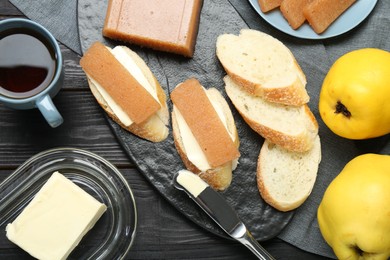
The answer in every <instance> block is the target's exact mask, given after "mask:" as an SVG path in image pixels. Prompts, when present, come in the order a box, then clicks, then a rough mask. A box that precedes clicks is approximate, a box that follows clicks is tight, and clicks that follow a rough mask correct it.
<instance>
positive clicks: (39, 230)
mask: <svg viewBox="0 0 390 260" xmlns="http://www.w3.org/2000/svg"><path fill="white" fill-rule="evenodd" d="M106 209H107V207H106V206H105V205H104V204H102V203H100V202H99V201H97V200H96V199H95V198H93V197H92V196H91V195H90V194H88V193H87V192H85V191H84V190H83V189H81V188H80V187H79V186H77V185H76V184H75V183H73V182H72V181H71V180H69V179H67V178H66V177H65V176H63V175H62V174H60V173H59V172H55V173H53V174H52V176H51V177H50V178H49V179H48V181H47V182H46V183H45V184H44V185H43V186H42V188H41V189H40V190H39V192H38V193H37V194H36V195H35V197H34V198H33V199H32V200H31V202H30V203H29V204H28V205H27V206H26V207H25V208H24V210H23V211H22V212H21V213H20V215H19V216H18V217H17V218H16V219H15V220H14V221H13V222H12V223H10V224H8V225H7V227H6V232H7V234H6V235H7V238H8V239H9V240H10V241H12V242H13V243H15V244H16V245H18V246H19V247H21V248H22V249H23V250H25V251H26V252H28V253H29V254H30V255H31V256H33V257H35V258H38V259H42V260H46V259H47V260H54V259H55V260H58V259H66V258H67V257H68V255H69V254H70V253H71V252H72V250H73V249H74V248H75V247H76V246H77V245H78V244H79V242H80V241H81V239H82V238H83V236H84V235H85V234H86V233H87V232H88V231H89V230H90V229H91V228H92V227H93V226H94V225H95V223H96V222H97V221H98V219H99V218H100V217H101V216H102V214H103V213H104V212H105V211H106Z"/></svg>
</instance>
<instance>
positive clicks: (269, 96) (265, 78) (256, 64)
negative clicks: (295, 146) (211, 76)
mask: <svg viewBox="0 0 390 260" xmlns="http://www.w3.org/2000/svg"><path fill="white" fill-rule="evenodd" d="M216 53H217V57H218V58H219V60H220V62H221V64H222V66H223V67H224V69H225V71H226V73H227V74H228V75H229V76H230V77H231V78H232V79H233V80H234V81H236V82H237V83H239V84H240V85H241V86H243V87H245V88H246V90H247V91H248V92H249V93H251V94H252V95H255V96H261V97H262V98H264V99H265V100H267V101H269V102H274V103H281V104H285V105H294V106H299V105H302V104H305V103H307V102H309V95H308V94H307V91H306V88H305V87H306V77H305V75H304V73H303V72H302V70H301V68H300V67H299V65H298V63H297V61H296V60H295V58H294V56H293V54H292V53H291V51H290V50H289V49H288V48H287V47H286V46H285V45H284V44H283V43H282V42H280V41H279V40H277V39H276V38H274V37H272V36H270V35H268V34H265V33H262V32H259V31H256V30H252V29H243V30H241V32H240V34H239V35H238V36H236V35H233V34H222V35H220V36H218V38H217V47H216Z"/></svg>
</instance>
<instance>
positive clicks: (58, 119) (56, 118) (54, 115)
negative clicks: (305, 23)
mask: <svg viewBox="0 0 390 260" xmlns="http://www.w3.org/2000/svg"><path fill="white" fill-rule="evenodd" d="M36 105H37V107H38V109H39V111H41V113H42V115H43V117H44V118H45V119H46V121H47V123H49V125H50V126H51V127H53V128H54V127H57V126H59V125H61V124H62V123H63V122H64V119H63V118H62V116H61V114H60V113H59V112H58V110H57V108H56V107H55V105H54V104H53V101H52V100H51V98H50V96H49V95H44V96H42V97H41V98H39V99H38V100H37V102H36Z"/></svg>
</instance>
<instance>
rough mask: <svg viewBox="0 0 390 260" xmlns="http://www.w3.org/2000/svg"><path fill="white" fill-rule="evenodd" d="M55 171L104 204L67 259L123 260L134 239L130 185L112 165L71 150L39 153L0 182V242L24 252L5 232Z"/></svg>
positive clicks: (63, 149) (134, 221) (134, 219)
mask: <svg viewBox="0 0 390 260" xmlns="http://www.w3.org/2000/svg"><path fill="white" fill-rule="evenodd" d="M55 171H58V172H60V173H61V174H63V175H64V176H65V177H67V178H68V179H70V180H71V181H73V182H74V183H75V184H77V185H78V186H79V187H81V188H82V189H84V190H85V191H86V192H88V193H89V194H90V195H92V196H93V197H95V198H96V199H97V200H98V201H100V202H102V203H104V204H105V205H106V206H107V211H106V212H105V213H104V214H103V215H102V217H101V218H100V219H99V221H98V222H97V223H96V224H95V226H94V227H93V228H92V229H91V230H90V231H89V232H88V233H87V234H86V235H85V236H84V238H83V239H82V240H81V242H80V243H79V245H78V246H77V247H76V248H75V249H74V250H73V252H72V253H71V254H70V256H69V257H68V259H123V258H124V257H125V256H126V254H127V253H128V252H129V250H130V248H131V245H132V243H133V241H134V237H135V233H136V226H137V211H136V204H135V200H134V196H133V193H132V191H131V189H130V186H129V185H128V183H127V181H126V179H125V178H124V177H123V175H122V174H121V173H120V172H119V171H118V170H117V169H116V168H115V167H114V166H113V165H112V164H111V163H110V162H108V161H107V160H105V159H104V158H102V157H100V156H98V155H96V154H93V153H91V152H88V151H84V150H80V149H75V148H58V149H52V150H47V151H44V152H41V153H39V154H37V155H35V156H33V157H32V158H30V159H29V160H27V161H26V162H25V163H23V164H22V165H21V166H20V167H19V168H18V169H17V170H16V171H15V172H14V173H12V174H11V175H10V176H9V177H8V178H6V179H5V180H4V181H3V182H2V183H0V241H1V244H3V246H6V247H7V248H10V249H11V248H14V249H16V250H22V249H18V247H17V246H16V245H14V244H13V243H12V242H10V241H8V239H7V238H6V232H5V228H6V226H7V224H8V223H11V222H12V221H13V220H14V219H15V218H16V217H17V216H18V215H19V214H20V213H21V211H22V210H23V209H24V207H25V206H27V204H28V203H29V202H30V201H31V200H32V198H33V197H34V195H35V194H36V193H37V192H38V191H39V190H40V189H41V187H42V186H43V184H45V183H46V181H47V180H48V179H49V177H50V176H51V175H52V174H53V172H55Z"/></svg>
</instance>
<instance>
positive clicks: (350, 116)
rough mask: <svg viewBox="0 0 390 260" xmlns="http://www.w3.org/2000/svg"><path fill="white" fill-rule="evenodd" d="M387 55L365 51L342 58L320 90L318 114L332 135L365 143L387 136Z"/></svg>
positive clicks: (389, 93)
mask: <svg viewBox="0 0 390 260" xmlns="http://www.w3.org/2000/svg"><path fill="white" fill-rule="evenodd" d="M389 99H390V52H388V51H385V50H381V49H375V48H365V49H359V50H355V51H351V52H348V53H346V54H344V55H343V56H341V57H340V58H339V59H337V60H336V62H335V63H334V64H333V65H332V67H331V68H330V69H329V71H328V73H327V75H326V77H325V79H324V81H323V84H322V88H321V93H320V97H319V111H320V115H321V118H322V120H323V121H324V123H325V124H326V125H327V126H328V127H329V128H330V130H331V131H333V132H334V133H335V134H337V135H339V136H342V137H345V138H348V139H368V138H374V137H379V136H382V135H385V134H388V133H390V101H389Z"/></svg>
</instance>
